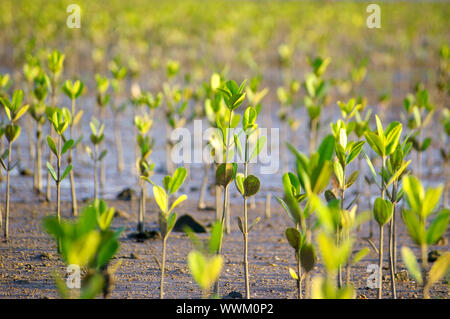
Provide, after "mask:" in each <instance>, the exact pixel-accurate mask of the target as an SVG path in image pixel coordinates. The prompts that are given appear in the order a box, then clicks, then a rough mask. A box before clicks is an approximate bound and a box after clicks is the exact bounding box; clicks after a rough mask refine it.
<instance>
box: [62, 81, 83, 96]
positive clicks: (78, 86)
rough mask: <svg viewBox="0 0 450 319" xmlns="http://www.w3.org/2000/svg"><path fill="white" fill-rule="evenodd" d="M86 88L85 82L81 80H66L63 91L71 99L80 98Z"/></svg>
mask: <svg viewBox="0 0 450 319" xmlns="http://www.w3.org/2000/svg"><path fill="white" fill-rule="evenodd" d="M83 90H84V83H83V82H81V81H80V80H76V81H74V82H71V81H70V80H67V81H66V82H64V85H63V91H64V93H65V94H66V95H67V97H68V98H70V99H71V100H75V99H78V98H79V97H80V95H81V94H82V93H83Z"/></svg>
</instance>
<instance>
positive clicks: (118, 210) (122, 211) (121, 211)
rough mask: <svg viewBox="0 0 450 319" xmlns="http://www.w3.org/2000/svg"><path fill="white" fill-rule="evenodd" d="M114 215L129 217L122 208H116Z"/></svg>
mask: <svg viewBox="0 0 450 319" xmlns="http://www.w3.org/2000/svg"><path fill="white" fill-rule="evenodd" d="M116 217H121V218H125V219H128V218H130V215H129V214H128V213H127V212H126V211H124V210H121V209H116Z"/></svg>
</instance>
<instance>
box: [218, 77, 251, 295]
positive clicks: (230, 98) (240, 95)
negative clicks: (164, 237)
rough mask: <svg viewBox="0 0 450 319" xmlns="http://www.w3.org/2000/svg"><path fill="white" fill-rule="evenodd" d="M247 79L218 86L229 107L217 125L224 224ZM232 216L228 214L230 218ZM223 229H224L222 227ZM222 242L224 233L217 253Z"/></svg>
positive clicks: (234, 165) (220, 249) (219, 178)
mask: <svg viewBox="0 0 450 319" xmlns="http://www.w3.org/2000/svg"><path fill="white" fill-rule="evenodd" d="M245 84H246V81H245V80H244V81H243V82H242V83H241V85H240V86H238V85H237V83H236V82H234V81H233V80H229V81H227V82H226V83H225V85H224V86H223V87H220V88H218V94H221V95H222V98H223V100H224V102H225V105H226V107H227V109H228V112H227V113H228V116H227V117H226V118H223V120H224V122H222V121H220V120H218V121H217V126H218V128H219V129H220V131H221V133H222V147H223V148H222V149H225V157H224V160H225V163H222V164H220V165H219V166H218V167H217V170H216V185H219V186H222V187H223V188H224V192H223V205H222V208H223V210H222V216H221V218H220V221H221V223H222V225H224V222H225V218H226V215H227V212H228V214H229V211H228V209H227V206H228V186H229V185H230V183H231V182H232V181H233V180H234V178H235V177H236V171H237V164H236V163H231V162H230V157H229V156H230V146H231V145H232V144H231V143H230V135H231V127H232V121H233V120H234V119H238V121H239V119H240V118H239V117H235V118H234V117H233V111H234V110H236V109H237V108H238V107H239V106H240V105H241V104H242V102H243V101H244V99H245V94H246V93H245V92H244V88H245ZM229 218H230V216H228V219H229ZM222 230H223V229H222ZM222 243H223V234H222V236H221V237H220V242H219V246H218V250H217V254H218V255H220V254H221V251H222ZM214 293H215V294H216V295H217V294H219V279H218V280H217V282H216V283H215V285H214Z"/></svg>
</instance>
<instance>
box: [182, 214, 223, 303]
mask: <svg viewBox="0 0 450 319" xmlns="http://www.w3.org/2000/svg"><path fill="white" fill-rule="evenodd" d="M222 227H223V225H222V223H221V222H220V221H218V220H217V221H216V222H215V223H214V224H213V226H212V227H211V234H210V236H209V239H208V241H207V242H201V241H200V240H199V239H198V238H197V236H195V234H194V233H193V232H192V231H191V230H190V229H189V228H187V229H185V231H186V233H187V234H188V235H189V237H190V239H191V242H192V244H193V245H194V250H192V251H191V252H190V253H189V255H188V266H189V270H190V272H191V275H192V278H194V280H195V282H196V283H197V285H198V286H199V287H200V289H201V290H202V297H203V298H208V297H209V295H210V289H211V286H212V285H213V284H214V283H215V282H216V281H217V280H218V278H219V275H220V272H221V270H222V267H223V257H222V256H220V255H217V249H218V248H219V247H218V246H219V243H220V237H221V236H222V232H223V229H222ZM214 296H215V297H217V295H214Z"/></svg>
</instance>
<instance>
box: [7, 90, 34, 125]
mask: <svg viewBox="0 0 450 319" xmlns="http://www.w3.org/2000/svg"><path fill="white" fill-rule="evenodd" d="M22 101H23V91H22V90H15V91H14V93H13V96H12V98H11V100H10V99H8V98H6V97H0V102H1V103H2V104H3V106H4V108H5V113H6V116H8V119H9V121H10V122H11V124H12V125H14V123H15V122H16V121H17V120H19V118H21V117H22V115H24V114H25V113H26V112H27V110H28V107H29V106H28V105H22Z"/></svg>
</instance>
